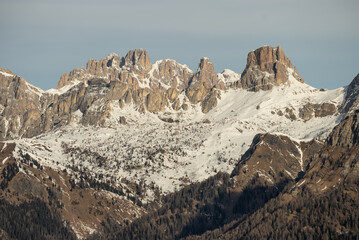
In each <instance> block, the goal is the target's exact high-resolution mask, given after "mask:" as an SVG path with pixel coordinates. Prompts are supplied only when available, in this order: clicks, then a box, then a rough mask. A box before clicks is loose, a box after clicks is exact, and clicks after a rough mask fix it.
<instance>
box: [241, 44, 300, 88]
mask: <svg viewBox="0 0 359 240" xmlns="http://www.w3.org/2000/svg"><path fill="white" fill-rule="evenodd" d="M288 69H290V70H288ZM290 74H291V75H292V76H293V77H294V78H295V79H297V80H298V81H300V82H304V81H303V79H302V78H301V77H300V76H299V74H298V72H297V71H296V68H293V64H292V63H291V61H290V60H289V58H288V57H287V56H286V55H285V54H284V52H283V50H282V48H281V47H280V46H278V47H270V46H264V47H260V48H258V49H256V50H254V51H251V52H250V53H249V54H248V58H247V65H246V68H245V69H244V71H243V73H242V77H241V86H242V87H243V88H246V89H249V90H252V91H258V90H270V89H272V87H273V86H277V85H280V84H282V83H285V82H288V79H289V75H290Z"/></svg>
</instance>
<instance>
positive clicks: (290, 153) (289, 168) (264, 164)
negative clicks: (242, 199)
mask: <svg viewBox="0 0 359 240" xmlns="http://www.w3.org/2000/svg"><path fill="white" fill-rule="evenodd" d="M321 146H322V144H321V143H319V142H317V141H315V140H313V141H311V142H296V141H294V140H293V139H290V138H289V137H287V136H283V135H274V134H269V133H266V134H257V135H256V136H255V137H254V138H253V142H252V144H251V146H250V148H249V149H248V150H247V152H246V153H245V154H244V155H243V156H242V158H241V160H240V161H239V163H238V164H237V166H236V167H235V169H234V170H233V172H232V176H233V177H235V179H236V180H237V181H239V182H238V186H240V187H241V188H244V187H245V186H246V185H247V184H248V183H249V182H250V181H251V180H252V179H254V178H261V179H262V181H264V182H266V184H268V185H276V184H280V183H281V182H283V181H286V179H289V180H294V179H295V178H297V177H298V174H299V173H300V172H303V171H304V170H305V166H306V165H307V164H308V160H309V156H312V155H313V154H314V153H316V152H317V151H319V150H320V148H321Z"/></svg>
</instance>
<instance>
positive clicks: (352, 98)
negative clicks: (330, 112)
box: [341, 74, 359, 112]
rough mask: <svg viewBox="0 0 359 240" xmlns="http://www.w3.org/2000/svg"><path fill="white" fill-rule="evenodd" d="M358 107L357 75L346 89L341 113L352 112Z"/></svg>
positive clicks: (358, 88) (358, 87)
mask: <svg viewBox="0 0 359 240" xmlns="http://www.w3.org/2000/svg"><path fill="white" fill-rule="evenodd" d="M358 106H359V74H358V75H357V76H356V77H355V78H354V79H353V81H352V82H351V83H350V84H349V86H348V87H347V89H346V96H345V101H344V104H343V106H342V108H341V112H352V111H353V110H355V109H357V108H358Z"/></svg>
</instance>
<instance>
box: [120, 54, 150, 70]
mask: <svg viewBox="0 0 359 240" xmlns="http://www.w3.org/2000/svg"><path fill="white" fill-rule="evenodd" d="M125 65H132V66H138V67H139V68H142V69H144V70H147V71H149V70H151V68H152V64H151V61H150V58H149V57H148V53H147V51H146V50H144V49H135V50H130V51H129V52H128V53H127V55H126V57H125Z"/></svg>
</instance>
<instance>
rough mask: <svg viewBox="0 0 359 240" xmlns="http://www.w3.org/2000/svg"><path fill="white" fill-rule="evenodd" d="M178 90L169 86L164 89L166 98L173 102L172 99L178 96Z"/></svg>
mask: <svg viewBox="0 0 359 240" xmlns="http://www.w3.org/2000/svg"><path fill="white" fill-rule="evenodd" d="M178 94H179V93H178V91H177V89H175V88H169V89H167V91H166V98H167V99H168V100H169V101H170V102H173V101H174V100H176V99H177V97H178Z"/></svg>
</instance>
